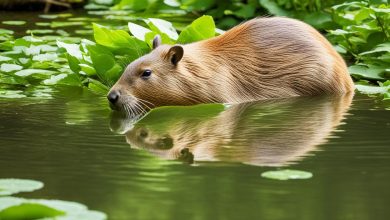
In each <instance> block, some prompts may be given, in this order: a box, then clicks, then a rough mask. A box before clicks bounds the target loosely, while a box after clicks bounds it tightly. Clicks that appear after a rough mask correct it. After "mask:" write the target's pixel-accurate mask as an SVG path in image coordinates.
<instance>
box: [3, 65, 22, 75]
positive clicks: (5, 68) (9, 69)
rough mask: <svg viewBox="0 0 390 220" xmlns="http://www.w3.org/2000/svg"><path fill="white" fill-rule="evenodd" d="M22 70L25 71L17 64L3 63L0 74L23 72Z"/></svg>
mask: <svg viewBox="0 0 390 220" xmlns="http://www.w3.org/2000/svg"><path fill="white" fill-rule="evenodd" d="M21 69H23V67H22V66H20V65H17V64H8V63H3V64H1V66H0V72H6V73H9V72H13V71H17V70H21Z"/></svg>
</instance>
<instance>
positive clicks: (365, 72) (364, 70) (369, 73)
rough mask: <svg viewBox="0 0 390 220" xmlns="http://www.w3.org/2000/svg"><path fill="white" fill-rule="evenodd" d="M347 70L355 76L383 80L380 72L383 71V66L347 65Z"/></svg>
mask: <svg viewBox="0 0 390 220" xmlns="http://www.w3.org/2000/svg"><path fill="white" fill-rule="evenodd" d="M348 71H349V73H350V74H351V75H353V76H354V77H355V78H358V79H359V78H364V79H373V80H383V79H384V78H383V77H382V76H381V74H382V73H383V72H384V71H385V68H377V67H375V66H372V65H353V66H350V67H348Z"/></svg>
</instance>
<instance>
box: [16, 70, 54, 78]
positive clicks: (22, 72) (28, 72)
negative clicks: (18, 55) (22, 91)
mask: <svg viewBox="0 0 390 220" xmlns="http://www.w3.org/2000/svg"><path fill="white" fill-rule="evenodd" d="M53 73H55V71H51V70H43V69H24V70H19V71H17V72H15V75H17V76H20V77H26V76H30V75H33V74H45V75H51V74H53Z"/></svg>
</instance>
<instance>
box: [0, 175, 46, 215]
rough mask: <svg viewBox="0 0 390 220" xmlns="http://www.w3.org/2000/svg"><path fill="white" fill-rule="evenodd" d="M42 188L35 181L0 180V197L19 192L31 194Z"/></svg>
mask: <svg viewBox="0 0 390 220" xmlns="http://www.w3.org/2000/svg"><path fill="white" fill-rule="evenodd" d="M42 187H43V183H42V182H39V181H35V180H26V179H0V196H6V195H12V194H16V193H19V192H32V191H35V190H38V189H41V188H42ZM0 219H2V218H0Z"/></svg>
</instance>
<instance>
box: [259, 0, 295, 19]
mask: <svg viewBox="0 0 390 220" xmlns="http://www.w3.org/2000/svg"><path fill="white" fill-rule="evenodd" d="M259 3H260V5H261V6H262V7H264V8H265V9H267V11H268V12H269V13H270V14H273V15H277V16H288V15H289V13H288V12H287V11H286V10H285V9H283V8H282V7H280V6H279V5H278V4H277V2H276V1H271V0H259Z"/></svg>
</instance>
